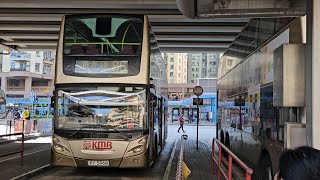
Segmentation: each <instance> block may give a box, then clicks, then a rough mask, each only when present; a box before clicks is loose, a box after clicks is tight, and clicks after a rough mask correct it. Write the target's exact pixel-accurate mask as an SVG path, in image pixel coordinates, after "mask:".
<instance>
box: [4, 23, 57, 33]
mask: <svg viewBox="0 0 320 180" xmlns="http://www.w3.org/2000/svg"><path fill="white" fill-rule="evenodd" d="M0 30H1V31H57V32H58V31H60V25H39V24H0Z"/></svg>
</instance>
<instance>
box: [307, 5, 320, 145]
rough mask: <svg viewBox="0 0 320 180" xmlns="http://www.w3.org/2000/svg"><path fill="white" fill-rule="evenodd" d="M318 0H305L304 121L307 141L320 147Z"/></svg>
mask: <svg viewBox="0 0 320 180" xmlns="http://www.w3.org/2000/svg"><path fill="white" fill-rule="evenodd" d="M319 32H320V1H319V0H308V1H307V49H306V50H307V53H306V59H307V60H306V84H305V85H306V122H307V143H308V144H309V145H311V146H312V147H314V148H317V149H320V131H319V127H320V83H319V77H320V51H319V49H320V41H319V39H320V34H319Z"/></svg>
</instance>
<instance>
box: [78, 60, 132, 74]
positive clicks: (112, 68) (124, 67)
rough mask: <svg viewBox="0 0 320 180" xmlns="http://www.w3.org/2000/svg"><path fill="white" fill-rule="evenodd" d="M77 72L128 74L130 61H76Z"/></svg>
mask: <svg viewBox="0 0 320 180" xmlns="http://www.w3.org/2000/svg"><path fill="white" fill-rule="evenodd" d="M75 72H76V73H81V74H83V73H84V74H128V61H79V60H78V61H76V67H75Z"/></svg>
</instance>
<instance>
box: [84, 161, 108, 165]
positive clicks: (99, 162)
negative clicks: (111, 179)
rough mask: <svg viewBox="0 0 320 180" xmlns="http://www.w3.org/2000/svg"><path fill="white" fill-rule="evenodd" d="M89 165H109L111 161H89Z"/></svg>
mask: <svg viewBox="0 0 320 180" xmlns="http://www.w3.org/2000/svg"><path fill="white" fill-rule="evenodd" d="M88 166H109V161H88Z"/></svg>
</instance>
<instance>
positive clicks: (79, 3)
mask: <svg viewBox="0 0 320 180" xmlns="http://www.w3.org/2000/svg"><path fill="white" fill-rule="evenodd" d="M0 7H1V8H2V9H4V8H41V9H42V8H52V9H58V8H62V9H65V8H66V9H78V8H94V9H105V8H106V9H137V8H138V9H139V8H144V9H159V8H164V9H177V4H176V0H161V1H159V0H142V1H141V0H139V1H137V0H121V1H119V0H108V1H106V0H90V1H87V0H73V1H65V0H46V1H42V0H1V1H0Z"/></svg>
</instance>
